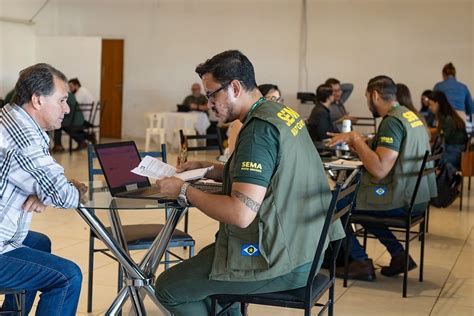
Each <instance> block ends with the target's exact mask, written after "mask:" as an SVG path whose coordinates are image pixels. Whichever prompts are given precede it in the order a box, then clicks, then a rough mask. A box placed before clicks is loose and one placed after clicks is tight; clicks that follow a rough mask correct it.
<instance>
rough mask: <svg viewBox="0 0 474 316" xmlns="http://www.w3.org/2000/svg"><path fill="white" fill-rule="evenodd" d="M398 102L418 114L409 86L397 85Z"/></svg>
mask: <svg viewBox="0 0 474 316" xmlns="http://www.w3.org/2000/svg"><path fill="white" fill-rule="evenodd" d="M397 100H398V103H400V104H401V105H404V106H406V107H407V108H409V109H410V110H412V111H415V112H416V109H415V106H414V105H413V100H412V99H411V92H410V89H409V88H408V86H407V85H405V84H403V83H397Z"/></svg>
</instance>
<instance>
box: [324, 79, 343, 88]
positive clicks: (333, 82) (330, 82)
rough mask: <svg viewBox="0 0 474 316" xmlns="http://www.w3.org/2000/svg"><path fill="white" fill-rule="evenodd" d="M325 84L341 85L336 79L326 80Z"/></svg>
mask: <svg viewBox="0 0 474 316" xmlns="http://www.w3.org/2000/svg"><path fill="white" fill-rule="evenodd" d="M325 84H328V85H331V86H332V85H333V84H341V82H340V81H339V80H337V79H336V78H328V79H327V80H326V82H325Z"/></svg>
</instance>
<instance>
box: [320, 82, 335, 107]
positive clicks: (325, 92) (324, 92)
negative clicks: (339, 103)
mask: <svg viewBox="0 0 474 316" xmlns="http://www.w3.org/2000/svg"><path fill="white" fill-rule="evenodd" d="M331 95H332V87H331V84H329V83H323V84H322V85H319V86H318V87H317V88H316V101H318V102H321V103H323V102H326V101H327V100H328V98H329V97H330V96H331Z"/></svg>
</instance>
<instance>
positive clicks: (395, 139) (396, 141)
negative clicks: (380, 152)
mask: <svg viewBox="0 0 474 316" xmlns="http://www.w3.org/2000/svg"><path fill="white" fill-rule="evenodd" d="M405 136H406V133H405V129H404V128H403V124H402V123H401V122H400V121H399V120H398V119H396V118H394V117H391V116H388V117H387V118H385V119H384V120H383V121H382V122H381V123H380V126H379V130H378V131H377V137H376V139H375V141H374V142H373V143H372V149H374V150H375V149H376V148H377V147H379V146H380V147H385V148H389V149H392V150H394V151H396V152H400V148H401V147H402V142H403V139H404V138H405Z"/></svg>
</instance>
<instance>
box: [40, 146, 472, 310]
mask: <svg viewBox="0 0 474 316" xmlns="http://www.w3.org/2000/svg"><path fill="white" fill-rule="evenodd" d="M86 156H87V153H86V152H84V151H83V152H79V153H74V154H73V155H72V156H70V155H69V154H67V153H64V154H58V155H56V158H57V160H58V162H59V163H61V164H62V165H63V166H64V167H65V170H66V174H67V175H68V176H69V177H71V178H75V179H77V180H82V181H84V182H87V181H86V180H87V159H86ZM198 157H199V156H197V157H196V158H198ZM194 158H195V157H193V156H192V155H191V159H194ZM211 158H212V157H211ZM175 160H176V159H175V156H172V159H169V161H171V162H174V161H175ZM472 192H474V190H473V191H472ZM466 195H468V194H466ZM472 195H473V196H474V194H472ZM458 203H459V202H458V201H456V202H455V203H454V204H453V205H452V206H451V207H450V208H447V209H436V208H432V209H431V217H430V227H429V234H428V235H427V237H426V250H425V274H424V282H422V283H420V282H418V272H419V270H418V269H416V270H414V271H412V272H410V274H409V285H408V296H409V297H408V298H402V296H401V287H402V278H401V277H398V278H386V277H384V276H382V275H380V273H377V280H376V281H375V282H372V283H367V282H350V283H349V287H348V288H343V287H342V282H340V281H338V283H337V287H336V297H337V302H336V305H335V314H336V315H474V280H473V275H474V273H473V272H474V271H473V259H474V233H473V222H474V214H473V212H474V201H473V200H472V198H471V200H470V201H469V200H467V202H466V204H465V208H464V210H463V211H462V212H459V210H458V206H459V204H458ZM99 215H100V217H101V218H102V219H104V221H105V222H106V221H107V220H106V218H107V217H106V214H105V213H103V214H99ZM121 217H122V221H123V222H126V223H149V222H160V221H161V220H163V215H162V214H158V213H157V212H137V211H134V212H123V213H122V214H121ZM181 225H182V224H181ZM217 228H218V225H217V223H216V222H214V221H213V220H211V219H209V218H207V217H206V216H204V215H203V214H202V213H200V212H199V211H198V210H196V209H193V210H191V211H190V233H191V235H192V236H193V237H194V238H195V240H196V242H197V249H196V250H197V251H199V249H201V248H203V247H204V246H206V245H207V244H209V243H210V242H212V240H213V239H214V233H215V232H216V231H217ZM32 229H33V230H37V231H41V232H43V233H46V234H47V235H49V236H50V237H51V239H52V241H53V252H54V253H55V254H56V255H59V256H63V257H65V258H68V259H70V260H73V261H74V262H76V263H77V264H79V266H80V267H81V269H82V271H83V274H84V282H83V288H82V294H81V299H80V303H79V310H78V314H79V315H85V314H86V293H87V284H86V281H85V280H86V276H87V271H88V264H87V262H88V256H87V249H88V236H89V234H88V227H87V226H86V224H85V223H84V222H83V221H82V219H81V218H80V217H79V216H78V215H77V214H76V212H75V211H74V210H68V211H64V210H56V209H48V210H47V211H46V212H45V213H43V214H35V215H34V219H33V225H32ZM411 249H412V254H413V257H414V258H415V260H416V261H418V258H419V243H418V242H412V248H411ZM143 253H144V252H143V251H137V252H134V255H133V256H134V258H136V259H137V260H138V259H139V258H141V256H142V255H143ZM368 253H369V255H370V257H372V258H373V259H374V262H375V264H376V265H385V264H387V263H388V262H389V260H390V257H389V255H388V254H387V252H386V251H385V249H384V248H383V246H381V245H380V244H379V243H378V242H376V241H373V240H369V244H368ZM94 275H95V277H94V309H93V313H92V315H103V314H104V311H105V310H106V309H107V307H108V306H109V304H110V303H111V301H112V300H113V298H114V297H115V296H114V295H115V293H116V283H117V265H116V264H115V263H114V262H113V261H112V260H111V259H109V258H107V257H105V256H103V255H100V254H98V255H96V260H95V266H94ZM147 306H149V307H150V313H149V314H150V315H158V314H159V313H158V312H157V311H156V309H154V308H153V307H152V305H151V304H150V303H148V304H147ZM316 313H317V309H316V308H314V309H313V314H316ZM249 314H250V315H272V316H273V315H302V312H301V311H294V310H289V309H281V308H272V307H261V306H251V307H250V309H249Z"/></svg>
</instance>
